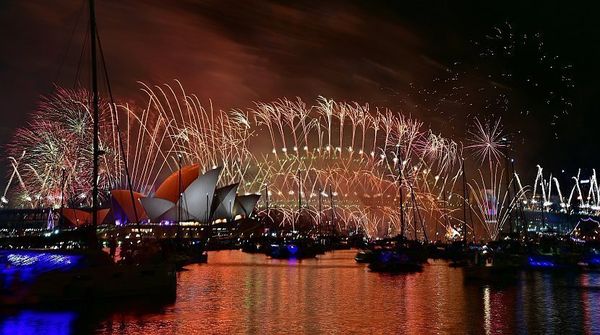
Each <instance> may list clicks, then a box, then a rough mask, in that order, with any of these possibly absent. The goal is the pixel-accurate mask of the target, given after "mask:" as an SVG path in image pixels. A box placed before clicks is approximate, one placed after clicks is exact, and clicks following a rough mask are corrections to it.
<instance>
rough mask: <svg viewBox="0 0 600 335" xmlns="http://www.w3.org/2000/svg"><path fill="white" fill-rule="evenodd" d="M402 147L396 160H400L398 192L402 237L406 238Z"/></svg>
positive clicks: (398, 148)
mask: <svg viewBox="0 0 600 335" xmlns="http://www.w3.org/2000/svg"><path fill="white" fill-rule="evenodd" d="M400 156H401V155H400V146H399V145H398V146H396V158H397V159H398V192H399V193H400V236H401V237H404V195H403V194H402V162H403V161H402V157H400Z"/></svg>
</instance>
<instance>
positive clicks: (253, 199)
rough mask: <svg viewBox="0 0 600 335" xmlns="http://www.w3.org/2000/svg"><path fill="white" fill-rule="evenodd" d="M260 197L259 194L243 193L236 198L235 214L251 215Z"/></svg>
mask: <svg viewBox="0 0 600 335" xmlns="http://www.w3.org/2000/svg"><path fill="white" fill-rule="evenodd" d="M258 199H260V195H258V194H248V195H241V196H238V197H236V198H235V206H234V208H233V215H234V216H237V215H243V216H245V217H248V216H250V214H252V211H254V207H255V206H256V203H257V202H258Z"/></svg>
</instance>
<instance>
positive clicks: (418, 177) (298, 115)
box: [9, 82, 458, 236]
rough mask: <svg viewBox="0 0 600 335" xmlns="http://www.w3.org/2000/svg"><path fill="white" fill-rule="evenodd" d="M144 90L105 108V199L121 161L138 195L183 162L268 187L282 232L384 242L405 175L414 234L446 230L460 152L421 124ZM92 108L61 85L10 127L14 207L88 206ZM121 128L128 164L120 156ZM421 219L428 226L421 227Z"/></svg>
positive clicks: (325, 107) (120, 181) (119, 177)
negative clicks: (217, 106) (296, 227)
mask: <svg viewBox="0 0 600 335" xmlns="http://www.w3.org/2000/svg"><path fill="white" fill-rule="evenodd" d="M140 85H141V91H142V92H143V94H144V96H145V97H146V99H145V100H146V101H145V104H143V105H141V106H143V107H138V106H136V105H129V104H116V105H114V106H111V105H108V104H106V103H102V105H101V111H102V112H101V118H102V120H101V124H102V125H103V126H102V128H101V136H100V138H101V148H102V150H103V151H104V154H103V156H102V162H101V163H102V165H101V169H100V179H101V180H100V185H101V186H100V187H101V189H102V190H103V191H104V192H102V194H103V195H104V196H105V199H106V196H107V195H108V191H110V190H112V189H115V188H125V187H126V183H125V182H126V176H124V173H123V170H124V169H123V161H124V159H126V160H127V163H128V165H129V168H130V174H131V179H132V184H133V188H134V190H135V191H138V192H141V193H144V194H151V193H152V192H153V191H154V189H155V187H156V185H157V184H158V183H159V181H160V180H161V179H162V178H164V177H165V176H166V175H168V174H169V173H171V172H173V171H175V170H176V169H177V166H178V165H177V163H178V162H177V157H179V156H181V157H182V160H183V162H184V164H192V163H196V164H200V166H202V167H204V168H205V169H209V168H212V167H213V166H217V165H218V166H223V172H222V177H221V180H220V183H221V184H227V183H232V182H237V181H241V182H240V188H239V191H240V192H241V193H250V192H257V191H259V190H262V189H263V188H264V186H265V185H267V187H268V189H269V194H270V196H269V198H270V202H271V204H272V206H273V210H271V211H269V214H271V215H273V216H277V220H278V221H279V222H280V223H281V224H282V225H289V224H290V223H292V222H293V220H297V218H298V216H300V217H301V218H303V219H304V218H306V220H307V221H309V222H311V224H316V222H319V221H321V220H322V219H323V218H326V217H327V213H329V219H327V220H328V221H329V223H330V224H332V225H334V226H336V229H340V230H363V231H365V232H366V233H367V234H369V235H370V236H387V235H395V234H397V233H398V232H399V230H400V216H399V210H398V208H399V203H398V201H399V200H398V194H399V187H400V186H399V185H400V183H398V174H399V172H401V173H402V175H403V178H402V181H401V183H402V187H403V188H404V189H405V190H409V189H410V190H412V192H411V194H410V195H409V196H407V199H405V204H404V207H405V208H406V209H407V210H406V213H405V218H406V219H407V222H408V226H409V227H412V228H413V230H414V231H415V232H418V233H419V236H425V235H426V234H433V232H434V231H437V230H438V229H440V228H441V229H442V230H444V231H447V230H448V229H449V227H448V220H447V219H445V218H443V217H444V216H447V215H449V211H448V210H447V209H445V208H446V207H447V206H445V204H442V203H441V200H440V199H441V195H442V194H443V193H446V194H452V189H453V187H454V184H455V182H456V178H448V177H447V175H448V174H451V175H454V173H455V172H456V171H457V168H458V164H456V161H457V157H458V146H457V144H456V143H455V142H454V141H452V140H450V139H447V138H444V137H442V136H440V135H437V134H435V133H433V132H432V131H431V130H430V129H427V128H425V127H424V125H423V123H422V122H420V121H417V120H414V119H411V118H408V117H406V116H404V115H402V114H396V113H392V112H391V111H390V110H387V109H384V110H380V109H378V108H375V109H373V108H371V107H370V106H369V105H368V104H362V105H361V104H358V103H355V102H350V103H347V102H337V101H333V100H329V99H325V98H322V97H321V98H319V99H318V100H317V101H316V103H315V104H314V105H312V106H311V105H307V104H306V103H305V102H303V101H301V100H300V99H296V100H288V99H280V100H277V101H273V102H269V103H266V102H257V103H255V104H254V106H253V107H252V108H248V109H243V110H242V109H235V110H230V111H222V110H219V111H216V110H214V109H213V108H212V105H210V107H209V108H205V107H204V106H203V105H202V104H201V103H200V101H199V99H198V98H197V97H196V96H195V95H193V94H191V95H190V94H187V93H186V92H185V90H184V88H183V86H182V85H181V84H180V83H179V82H176V84H175V85H173V86H171V85H166V84H165V85H155V86H150V85H147V84H144V83H140ZM88 105H89V104H88V101H87V94H86V93H85V92H83V91H70V90H63V89H58V90H57V93H55V94H54V95H52V96H49V97H47V98H45V99H44V100H43V101H42V104H41V105H40V108H39V109H38V111H37V112H36V113H35V114H34V116H33V118H32V121H31V122H30V124H29V125H28V126H27V127H25V128H22V129H19V130H18V131H17V133H16V134H15V136H14V140H13V142H12V144H11V146H10V150H9V152H10V156H11V158H10V163H11V166H12V170H11V171H12V173H13V174H14V175H15V176H16V178H11V182H12V180H13V179H14V180H15V182H13V183H12V186H11V194H18V197H17V198H18V199H14V200H13V201H16V202H17V203H20V204H24V205H27V206H32V207H53V206H54V207H57V206H59V205H60V204H61V202H62V195H63V194H64V196H65V202H66V203H67V204H68V205H69V206H85V205H89V204H88V202H89V190H90V182H91V180H90V177H89V174H90V173H89V171H91V149H90V145H89V143H88V142H89V141H88V139H89V138H90V137H91V118H90V112H89V109H88ZM119 127H120V129H119ZM119 131H121V132H122V138H123V141H124V152H125V156H126V157H121V153H120V151H119V150H117V148H118V146H119V142H118V141H119V137H118V132H119ZM259 134H268V136H259ZM398 149H399V150H398ZM398 152H399V153H400V154H398ZM328 190H329V191H328ZM320 197H321V198H324V197H325V198H329V200H333V201H324V202H323V205H324V206H322V211H321V212H319V211H318V208H317V207H318V206H317V203H318V199H319V198H320ZM298 198H299V199H300V201H301V203H302V208H301V209H300V212H301V213H300V214H298V207H297V205H296V204H297V201H296V200H297V199H298ZM331 198H333V199H331ZM332 204H335V205H334V208H332ZM263 211H264V210H263ZM262 214H266V213H262ZM417 216H421V217H422V220H423V221H425V222H424V223H420V224H418V225H417V223H416V222H417V221H418V219H417ZM331 221H335V222H331ZM415 225H417V226H415ZM423 229H425V230H423Z"/></svg>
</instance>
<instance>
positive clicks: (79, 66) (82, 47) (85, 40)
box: [73, 24, 91, 100]
mask: <svg viewBox="0 0 600 335" xmlns="http://www.w3.org/2000/svg"><path fill="white" fill-rule="evenodd" d="M89 26H90V25H89V24H88V25H87V29H86V30H85V35H83V36H84V38H83V45H82V46H81V53H80V54H79V60H78V61H77V70H76V71H75V78H74V81H73V88H76V87H77V84H79V75H80V73H81V64H82V63H83V58H84V56H85V50H86V48H87V45H88V38H87V37H86V36H88V35H89V34H90V27H89ZM88 100H91V99H89V94H88Z"/></svg>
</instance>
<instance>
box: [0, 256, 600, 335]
mask: <svg viewBox="0 0 600 335" xmlns="http://www.w3.org/2000/svg"><path fill="white" fill-rule="evenodd" d="M353 256H354V252H352V251H338V252H335V253H330V254H327V255H324V256H322V257H321V258H320V259H313V260H302V261H293V262H288V261H284V260H271V259H267V258H265V257H264V256H263V255H249V254H244V253H241V252H238V251H221V252H215V253H211V254H210V256H209V264H205V265H195V266H190V267H189V271H184V272H181V273H180V274H179V281H178V282H179V287H178V292H177V299H176V301H175V302H148V303H141V304H139V303H138V304H137V305H131V304H129V305H123V306H121V305H118V306H115V305H116V304H115V303H113V304H109V305H108V306H103V307H98V306H96V307H94V308H93V309H92V310H91V311H90V310H89V308H88V309H84V310H81V309H78V310H72V311H67V312H56V311H54V312H51V311H45V312H44V311H42V312H32V311H21V312H17V313H12V314H10V315H8V316H5V317H3V318H2V319H1V320H0V330H2V332H4V333H11V334H17V333H22V334H29V333H36V334H37V333H45V334H65V333H69V332H70V333H86V332H95V333H99V334H156V333H159V334H160V333H165V334H173V333H177V334H196V333H205V334H263V333H298V334H302V333H303V334H319V333H327V334H329V333H405V334H417V333H418V334H421V333H424V332H425V333H434V334H435V333H437V334H444V333H461V334H462V333H471V334H482V333H484V334H506V333H549V334H551V333H555V334H563V333H596V332H599V331H600V324H599V321H598V319H597V316H598V315H600V303H599V298H600V296H599V294H600V289H599V288H600V275H599V274H585V275H574V274H573V275H557V274H552V275H551V274H545V273H524V274H522V276H521V278H520V279H519V281H518V283H517V284H515V285H511V286H508V287H494V286H480V285H465V284H464V283H463V277H462V270H461V269H453V268H449V267H448V266H447V264H446V263H444V262H431V261H430V265H428V266H426V267H425V270H424V271H423V272H421V273H416V274H412V275H395V276H392V275H382V274H375V273H370V272H369V271H368V270H367V269H366V267H365V266H364V265H358V264H356V263H355V262H354V260H353ZM36 313H38V314H36ZM39 313H41V314H39ZM44 313H45V314H44ZM15 329H17V330H19V331H17V332H15V331H11V330H15ZM48 330H54V332H50V331H48Z"/></svg>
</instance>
